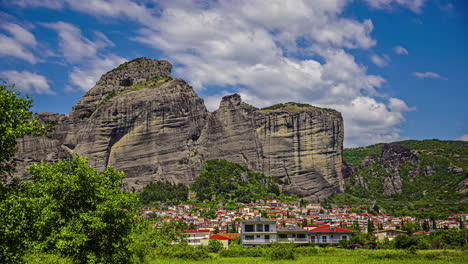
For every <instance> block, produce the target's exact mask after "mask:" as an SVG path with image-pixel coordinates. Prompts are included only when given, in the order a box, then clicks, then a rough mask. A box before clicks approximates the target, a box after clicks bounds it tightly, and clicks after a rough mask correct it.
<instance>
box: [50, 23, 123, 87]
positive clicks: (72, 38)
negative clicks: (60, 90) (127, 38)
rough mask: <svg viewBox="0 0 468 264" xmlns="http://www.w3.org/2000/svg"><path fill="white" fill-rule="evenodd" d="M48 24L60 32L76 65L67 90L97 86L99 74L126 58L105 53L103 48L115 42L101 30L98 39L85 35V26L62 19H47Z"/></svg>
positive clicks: (65, 53) (64, 52) (67, 56)
mask: <svg viewBox="0 0 468 264" xmlns="http://www.w3.org/2000/svg"><path fill="white" fill-rule="evenodd" d="M43 25H44V26H45V27H48V28H51V29H53V30H55V31H56V32H57V34H58V36H59V47H60V51H61V53H62V56H63V57H64V58H65V59H66V60H67V61H68V62H69V63H70V64H72V65H73V68H72V71H71V73H70V75H69V79H70V84H71V86H69V87H67V90H69V91H71V90H75V88H78V89H80V90H82V91H87V90H89V89H90V88H92V87H93V86H94V84H95V83H96V81H97V80H98V79H99V77H100V76H101V75H102V74H103V73H104V72H106V71H108V70H109V69H112V68H114V67H116V66H117V65H119V64H120V63H122V62H124V61H126V59H125V58H122V57H120V56H117V55H114V54H101V53H100V50H101V49H104V48H106V47H112V46H114V43H113V42H112V41H111V40H109V38H107V36H106V35H104V34H103V33H101V32H96V31H95V32H94V34H93V35H94V39H93V40H91V39H89V38H86V37H85V36H83V34H82V32H81V30H80V29H79V28H78V27H77V26H75V25H73V24H70V23H65V22H62V21H59V22H56V23H44V24H43Z"/></svg>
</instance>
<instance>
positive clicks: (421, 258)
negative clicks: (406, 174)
mask: <svg viewBox="0 0 468 264" xmlns="http://www.w3.org/2000/svg"><path fill="white" fill-rule="evenodd" d="M149 263H151V264H166V263H177V264H184V263H212V264H217V263H232V264H241V263H249V264H250V263H258V264H263V263H265V264H266V263H277V264H282V263H297V264H303V263H304V264H305V263H313V264H333V263H340V264H342V263H345V264H354V263H356V264H358V263H359V264H361V263H371V264H372V263H386V264H426V263H434V264H445V263H460V264H466V263H468V252H467V251H442V250H418V251H417V252H416V253H410V252H407V251H404V250H332V251H329V252H319V253H317V254H315V255H313V256H298V257H297V259H296V260H275V261H273V260H270V259H268V258H265V257H239V258H220V257H218V256H217V255H212V258H211V259H206V260H201V261H194V260H181V259H156V260H152V261H151V262H149Z"/></svg>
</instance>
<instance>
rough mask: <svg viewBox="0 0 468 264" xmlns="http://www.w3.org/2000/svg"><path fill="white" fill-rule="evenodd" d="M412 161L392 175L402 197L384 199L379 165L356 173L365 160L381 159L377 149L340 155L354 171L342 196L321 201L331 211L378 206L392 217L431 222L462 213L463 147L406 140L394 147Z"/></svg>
mask: <svg viewBox="0 0 468 264" xmlns="http://www.w3.org/2000/svg"><path fill="white" fill-rule="evenodd" d="M394 144H399V145H401V146H404V147H406V148H409V149H410V150H411V152H412V153H414V154H416V155H417V160H418V161H417V163H416V164H410V163H409V162H407V163H405V164H403V165H401V166H400V167H399V168H398V172H399V175H400V178H401V181H402V192H401V193H396V194H393V195H389V196H386V195H384V194H383V193H384V184H383V181H384V178H385V177H389V176H390V173H389V172H387V171H386V170H385V169H383V167H382V163H381V162H376V163H374V164H370V165H369V166H367V167H365V166H364V167H363V168H361V167H360V166H359V165H360V163H361V162H362V161H363V160H364V159H365V158H366V157H369V156H375V157H377V158H381V157H380V155H381V153H382V147H383V144H377V145H372V146H368V147H363V148H355V149H345V150H344V153H343V159H344V160H345V161H346V162H348V163H351V164H353V165H354V166H355V167H356V168H357V173H356V174H355V175H354V176H353V178H352V179H351V180H350V182H349V183H348V184H347V186H346V193H343V194H336V195H333V196H331V197H330V198H328V199H327V201H328V203H331V204H333V205H336V206H343V205H350V206H358V205H360V206H362V205H364V206H368V207H371V206H373V204H378V205H379V206H380V207H381V208H382V209H386V210H387V212H390V213H394V214H396V215H413V216H419V217H427V218H433V219H440V218H445V217H446V216H447V215H448V214H451V213H468V203H467V202H466V198H467V193H466V192H465V193H463V192H462V191H461V190H460V189H463V188H464V187H463V186H461V185H460V182H462V181H463V180H464V179H466V177H467V173H466V172H467V171H468V142H464V141H443V140H423V141H418V140H407V141H401V142H396V143H394Z"/></svg>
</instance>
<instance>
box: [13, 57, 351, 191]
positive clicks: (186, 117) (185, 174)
mask: <svg viewBox="0 0 468 264" xmlns="http://www.w3.org/2000/svg"><path fill="white" fill-rule="evenodd" d="M171 67H172V65H171V64H170V63H169V62H167V61H159V60H151V59H146V58H140V59H136V60H133V61H131V62H128V63H124V64H122V65H121V66H119V67H118V68H116V69H114V70H112V71H110V72H108V73H106V74H104V75H103V76H102V77H101V79H100V80H99V81H98V82H97V83H96V85H95V86H94V87H93V88H92V89H90V90H89V91H88V92H87V93H86V94H85V95H84V96H83V98H82V99H81V100H80V102H79V103H78V104H77V105H76V106H74V107H73V109H72V111H71V112H70V115H69V117H67V116H65V115H59V114H51V113H40V114H38V118H39V119H40V120H41V122H43V123H44V124H47V126H48V133H47V135H46V136H44V137H26V138H23V139H21V140H19V142H18V143H19V144H18V153H17V156H16V160H17V161H18V164H19V168H20V170H19V172H18V174H22V176H23V177H27V173H25V170H24V168H26V167H27V166H28V165H29V164H31V163H35V162H39V161H41V160H45V161H54V160H57V159H62V158H69V157H70V156H71V155H74V154H78V155H82V156H87V157H89V160H90V164H91V165H92V166H93V167H95V168H96V169H98V170H103V169H104V168H105V167H107V166H112V167H114V168H116V169H118V170H122V171H124V172H125V173H126V175H127V178H126V182H127V184H128V186H129V188H135V189H141V188H142V187H143V186H145V185H146V184H148V183H150V182H152V181H154V180H158V179H166V180H169V181H171V182H174V183H179V182H181V183H184V184H190V183H191V182H193V180H194V179H195V177H196V176H197V175H198V173H199V172H200V169H201V166H202V165H203V163H204V161H205V160H208V159H213V158H218V159H226V160H228V161H232V162H236V163H239V164H242V165H246V166H247V167H249V168H250V169H253V170H255V171H258V172H261V173H264V174H265V175H268V176H273V177H278V178H281V179H283V181H284V182H287V183H288V184H287V185H285V190H286V191H287V192H289V193H292V194H297V195H298V196H300V197H304V198H306V199H309V200H318V199H321V198H323V197H326V196H328V195H330V194H333V193H336V192H341V191H343V190H344V178H343V168H342V163H343V162H342V145H343V121H342V117H341V114H340V113H339V112H336V111H333V110H330V109H321V108H317V107H312V106H306V107H304V106H301V107H293V108H287V107H286V108H285V107H283V108H278V109H270V110H261V109H257V108H255V107H253V106H250V105H248V104H245V103H243V102H242V101H241V98H240V96H239V95H237V94H234V95H230V96H226V97H224V98H223V99H222V101H221V104H220V107H219V109H218V110H216V111H214V112H212V113H210V112H208V111H207V110H206V107H205V105H204V103H203V100H202V99H201V98H199V97H198V96H197V95H196V93H195V92H194V91H193V89H192V88H191V87H190V85H189V84H187V83H186V82H185V81H183V80H181V79H177V78H172V77H171V76H170V71H171Z"/></svg>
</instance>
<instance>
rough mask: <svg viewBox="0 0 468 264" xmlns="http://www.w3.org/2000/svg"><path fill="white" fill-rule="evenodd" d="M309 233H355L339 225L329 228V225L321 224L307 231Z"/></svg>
mask: <svg viewBox="0 0 468 264" xmlns="http://www.w3.org/2000/svg"><path fill="white" fill-rule="evenodd" d="M309 232H310V233H355V232H354V231H353V230H349V229H344V228H341V227H333V229H331V228H330V225H322V226H319V227H317V228H314V229H312V230H310V231H309Z"/></svg>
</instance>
